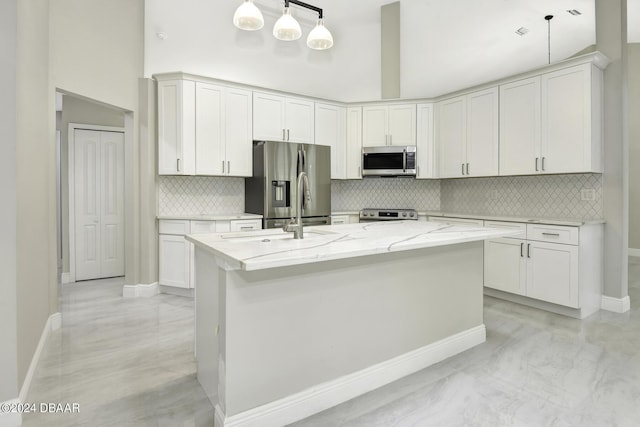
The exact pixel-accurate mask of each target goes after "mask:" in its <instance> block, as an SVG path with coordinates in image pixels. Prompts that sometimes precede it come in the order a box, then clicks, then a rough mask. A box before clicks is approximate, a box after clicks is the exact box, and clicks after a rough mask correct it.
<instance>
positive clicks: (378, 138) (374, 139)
mask: <svg viewBox="0 0 640 427" xmlns="http://www.w3.org/2000/svg"><path fill="white" fill-rule="evenodd" d="M362 145H363V146H364V147H379V146H383V145H416V104H401V105H375V106H371V105H370V106H365V107H362Z"/></svg>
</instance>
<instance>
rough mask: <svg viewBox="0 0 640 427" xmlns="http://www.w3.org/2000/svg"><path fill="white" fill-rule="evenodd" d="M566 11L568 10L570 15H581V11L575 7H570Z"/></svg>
mask: <svg viewBox="0 0 640 427" xmlns="http://www.w3.org/2000/svg"><path fill="white" fill-rule="evenodd" d="M567 12H569V13H570V14H571V15H573V16H578V15H582V13H580V11H579V10H577V9H571V10H567Z"/></svg>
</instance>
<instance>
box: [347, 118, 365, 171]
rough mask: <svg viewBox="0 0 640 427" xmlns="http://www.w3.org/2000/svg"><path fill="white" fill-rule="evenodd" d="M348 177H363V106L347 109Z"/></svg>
mask: <svg viewBox="0 0 640 427" xmlns="http://www.w3.org/2000/svg"><path fill="white" fill-rule="evenodd" d="M345 178H346V179H362V107H351V108H349V109H347V157H346V176H345Z"/></svg>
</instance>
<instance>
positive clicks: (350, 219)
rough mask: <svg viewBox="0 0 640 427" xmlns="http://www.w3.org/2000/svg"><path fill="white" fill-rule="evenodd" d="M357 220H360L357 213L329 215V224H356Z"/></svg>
mask: <svg viewBox="0 0 640 427" xmlns="http://www.w3.org/2000/svg"><path fill="white" fill-rule="evenodd" d="M359 222H360V215H359V214H350V213H346V214H338V215H331V225H337V224H357V223H359Z"/></svg>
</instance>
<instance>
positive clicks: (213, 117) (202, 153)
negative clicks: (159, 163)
mask: <svg viewBox="0 0 640 427" xmlns="http://www.w3.org/2000/svg"><path fill="white" fill-rule="evenodd" d="M223 93H224V88H222V87H220V86H215V85H212V84H209V83H202V82H197V83H196V175H221V174H222V173H223V172H222V171H223V169H224V166H225V165H224V163H223V162H224V160H225V157H224V115H223V108H224V106H223Z"/></svg>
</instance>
